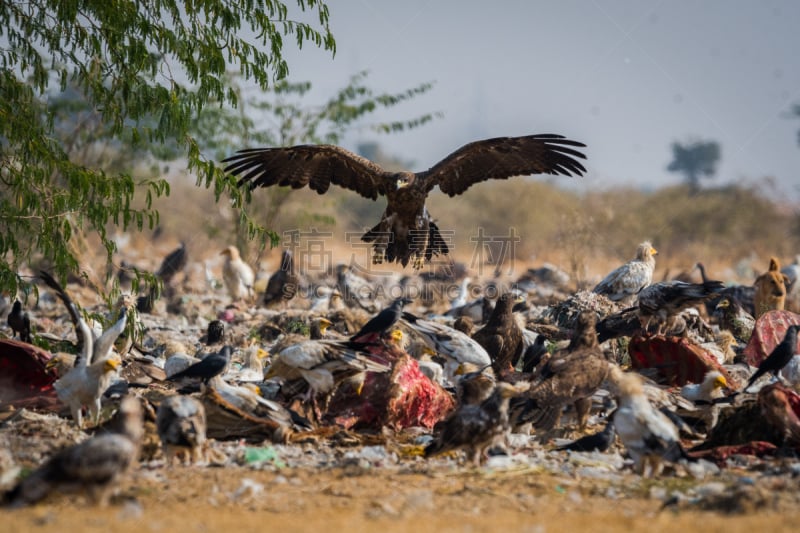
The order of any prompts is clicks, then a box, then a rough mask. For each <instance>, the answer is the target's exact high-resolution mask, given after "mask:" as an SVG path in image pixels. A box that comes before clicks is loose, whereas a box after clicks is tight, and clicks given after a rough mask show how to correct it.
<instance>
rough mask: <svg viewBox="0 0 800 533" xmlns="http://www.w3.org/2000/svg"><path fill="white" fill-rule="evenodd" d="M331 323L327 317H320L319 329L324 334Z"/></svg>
mask: <svg viewBox="0 0 800 533" xmlns="http://www.w3.org/2000/svg"><path fill="white" fill-rule="evenodd" d="M332 325H333V322H331V321H330V320H328V319H327V318H320V319H319V330H320V332H322V334H323V335H325V332H326V331H327V330H328V328H329V327H331V326H332Z"/></svg>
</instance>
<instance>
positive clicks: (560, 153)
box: [223, 134, 586, 268]
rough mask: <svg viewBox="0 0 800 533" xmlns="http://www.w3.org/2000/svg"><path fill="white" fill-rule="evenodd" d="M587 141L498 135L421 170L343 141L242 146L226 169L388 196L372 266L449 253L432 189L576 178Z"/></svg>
mask: <svg viewBox="0 0 800 533" xmlns="http://www.w3.org/2000/svg"><path fill="white" fill-rule="evenodd" d="M585 146H586V145H584V144H583V143H579V142H576V141H571V140H569V139H566V138H565V137H563V136H561V135H553V134H540V135H527V136H524V137H497V138H494V139H485V140H482V141H475V142H472V143H469V144H466V145H464V146H462V147H461V148H459V149H458V150H456V151H455V152H453V153H452V154H450V155H448V156H447V157H445V158H444V159H443V160H441V161H440V162H438V163H437V164H435V165H434V166H433V167H431V168H429V169H428V170H424V171H422V172H416V173H415V172H389V171H386V170H384V169H382V168H381V167H380V166H379V165H377V164H375V163H373V162H372V161H370V160H368V159H366V158H364V157H361V156H359V155H356V154H354V153H352V152H349V151H348V150H345V149H344V148H341V147H339V146H334V145H329V144H323V145H300V146H290V147H281V148H252V149H247V150H240V151H239V152H237V153H236V154H235V155H233V156H231V157H229V158H227V159H225V160H224V161H223V163H228V165H227V166H226V167H225V171H226V172H230V173H231V174H234V175H236V176H239V178H240V179H239V185H242V184H245V183H247V184H248V185H249V187H250V188H251V189H254V188H256V187H269V186H272V185H279V186H285V187H291V188H293V189H300V188H302V187H305V186H309V187H311V189H312V190H314V191H316V192H317V193H319V194H324V193H325V192H327V190H328V188H329V187H330V186H331V184H333V185H338V186H340V187H344V188H345V189H349V190H351V191H355V192H357V193H358V194H360V195H361V196H363V197H365V198H369V199H371V200H377V198H378V196H385V197H386V201H387V203H386V210H385V211H384V212H383V215H382V216H381V220H380V222H379V223H378V224H377V225H376V226H375V227H373V228H372V229H371V230H369V231H367V232H366V233H365V234H364V235H363V236H362V237H361V239H362V240H363V241H365V242H369V243H373V250H374V253H373V263H382V262H383V261H384V260H388V261H389V262H393V261H397V262H399V263H402V264H403V266H406V265H408V263H409V261H411V262H412V263H413V265H414V266H415V267H416V268H420V267H422V266H423V265H424V264H425V262H427V261H430V260H431V258H432V257H433V256H436V255H439V254H447V253H448V251H449V249H448V246H447V242H446V241H445V239H444V238H443V237H442V235H441V233H440V232H439V228H438V227H437V226H436V224H435V222H434V221H433V219H432V218H431V216H430V214H429V213H428V210H427V208H426V207H425V199H426V198H427V196H428V193H430V192H431V191H432V190H433V188H434V187H436V186H437V185H438V186H439V189H440V190H441V191H442V192H443V193H445V194H447V195H449V196H456V195H457V194H461V193H463V192H464V191H466V190H467V189H468V188H469V187H470V186H472V185H473V184H475V183H479V182H481V181H486V180H490V179H508V178H510V177H512V176H526V175H530V174H554V175H558V174H560V175H566V176H572V175H578V176H581V175H583V173H584V172H585V171H586V169H585V168H584V166H583V165H582V164H581V163H580V161H578V159H585V158H586V157H585V156H584V155H583V154H582V153H581V152H579V151H577V150H576V149H575V148H581V147H585Z"/></svg>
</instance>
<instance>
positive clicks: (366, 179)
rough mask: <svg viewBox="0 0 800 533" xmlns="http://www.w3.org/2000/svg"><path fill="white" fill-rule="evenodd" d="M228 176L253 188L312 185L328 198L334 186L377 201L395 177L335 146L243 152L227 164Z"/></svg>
mask: <svg viewBox="0 0 800 533" xmlns="http://www.w3.org/2000/svg"><path fill="white" fill-rule="evenodd" d="M223 163H228V166H226V167H225V171H226V172H230V173H231V174H235V175H237V176H240V179H239V185H241V184H243V183H249V185H250V188H251V189H253V188H255V187H269V186H270V185H280V186H286V187H291V188H293V189H300V188H302V187H305V186H306V185H308V186H309V187H310V188H311V189H312V190H314V191H316V192H318V193H319V194H324V193H325V192H326V191H327V190H328V188H329V187H330V186H331V184H334V185H338V186H340V187H344V188H345V189H349V190H351V191H355V192H357V193H358V194H360V195H361V196H364V197H366V198H370V199H372V200H375V199H377V198H378V196H380V195H385V194H386V191H387V190H388V188H389V187H393V186H394V183H391V181H392V180H391V174H390V173H387V172H386V171H384V170H383V169H382V168H381V167H379V166H378V165H376V164H375V163H373V162H372V161H370V160H369V159H365V158H363V157H361V156H359V155H356V154H354V153H352V152H350V151H348V150H345V149H344V148H341V147H339V146H334V145H331V144H322V145H308V144H307V145H300V146H291V147H285V148H251V149H247V150H240V151H238V152H237V153H236V155H233V156H231V157H229V158H227V159H225V160H223Z"/></svg>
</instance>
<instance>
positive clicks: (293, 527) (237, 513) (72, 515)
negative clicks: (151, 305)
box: [0, 467, 798, 533]
mask: <svg viewBox="0 0 800 533" xmlns="http://www.w3.org/2000/svg"><path fill="white" fill-rule="evenodd" d="M634 483H635V484H640V483H642V482H639V481H636V482H634ZM656 483H657V482H656ZM645 486H646V483H644V484H642V485H641V487H640V490H641V492H645V494H643V495H642V496H618V497H616V498H613V499H612V498H609V497H608V496H607V493H605V494H603V493H600V491H603V492H605V491H607V490H608V487H605V488H603V487H602V486H600V485H598V484H597V483H595V482H588V481H581V480H577V479H560V478H558V477H555V476H552V475H549V474H547V475H543V474H537V473H535V472H531V471H530V470H526V471H514V470H510V471H503V472H493V471H491V470H489V469H481V470H472V471H464V470H458V471H456V470H452V471H440V472H425V473H421V472H415V471H414V470H413V468H409V469H407V470H400V471H391V472H389V471H383V470H381V469H362V468H332V469H314V470H311V469H282V470H279V471H277V472H269V471H256V470H251V469H247V468H241V467H239V468H224V469H222V468H197V467H194V468H190V467H174V468H172V469H169V470H166V469H163V468H159V469H154V470H148V469H142V470H139V471H138V472H136V473H135V474H134V475H133V476H132V478H131V479H130V480H129V481H128V482H127V483H126V484H125V485H124V486H123V488H122V490H121V491H120V493H119V494H118V495H117V496H115V498H114V499H113V501H112V505H110V506H109V507H106V508H93V507H86V506H85V505H84V501H83V500H82V498H81V497H72V498H69V497H64V496H56V497H54V498H51V499H50V500H48V501H47V502H45V503H43V504H40V505H38V506H36V507H33V508H28V509H21V510H13V511H10V510H2V511H0V523H3V530H4V531H9V532H17V531H40V530H55V531H82V532H91V531H109V530H111V531H115V532H120V533H124V532H128V531H130V532H137V533H142V532H146V531H183V532H191V531H231V530H232V528H237V529H238V530H243V531H252V530H256V529H260V530H265V529H266V530H275V531H280V530H286V531H344V530H347V531H384V532H390V531H410V530H414V531H416V532H419V533H422V532H427V531H437V532H440V531H531V532H537V531H569V530H591V531H627V530H639V531H643V530H647V531H652V532H655V531H676V530H678V529H681V530H685V531H700V530H703V531H709V532H710V531H726V532H729V533H730V532H735V531H752V530H753V529H755V528H758V530H761V531H790V530H794V531H796V530H797V526H796V523H797V518H798V513H797V512H794V513H785V512H784V513H778V512H776V511H774V510H773V511H757V512H754V513H748V514H746V515H740V514H734V515H731V514H722V513H719V512H711V511H696V510H674V509H670V508H667V509H662V502H661V500H659V499H657V498H649V497H648V496H647V494H646V489H645V488H644V487H645Z"/></svg>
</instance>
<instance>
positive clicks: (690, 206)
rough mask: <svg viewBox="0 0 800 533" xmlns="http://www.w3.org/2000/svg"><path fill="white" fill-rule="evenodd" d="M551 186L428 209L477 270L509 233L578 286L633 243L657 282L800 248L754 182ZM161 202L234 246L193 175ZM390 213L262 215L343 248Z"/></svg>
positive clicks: (484, 191) (321, 207)
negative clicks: (645, 247) (652, 187)
mask: <svg viewBox="0 0 800 533" xmlns="http://www.w3.org/2000/svg"><path fill="white" fill-rule="evenodd" d="M554 183H555V180H554V181H553V183H549V182H547V181H543V180H542V179H541V178H515V179H512V180H508V181H497V182H493V183H483V184H479V185H477V186H475V187H472V188H470V189H469V190H468V191H467V192H466V193H465V194H463V195H461V196H456V197H453V198H449V197H447V196H446V195H444V194H442V193H440V192H438V191H434V192H433V193H432V194H431V195H430V197H429V200H428V209H429V211H430V213H431V215H432V216H433V217H434V219H436V221H437V223H438V225H439V227H440V228H441V229H442V230H445V231H447V230H452V231H453V232H454V233H453V242H452V244H453V252H454V253H453V255H454V256H455V257H456V258H457V259H459V260H462V261H465V262H467V263H468V264H470V266H471V267H472V268H477V266H478V264H477V263H476V262H475V260H476V259H481V257H478V256H476V253H475V252H476V243H475V242H474V239H475V238H476V236H478V235H479V230H480V229H481V228H482V230H483V235H484V236H486V237H489V238H502V237H507V236H508V235H509V232H510V231H511V230H510V228H513V231H514V232H515V234H516V235H518V236H519V237H520V241H519V243H518V244H517V246H516V247H515V249H514V251H515V259H516V260H517V265H515V271H516V272H517V273H519V272H521V271H522V268H523V267H526V266H528V265H540V264H541V263H543V262H545V261H549V262H553V263H556V264H558V265H559V266H561V267H562V268H565V269H567V270H568V271H570V273H571V274H572V275H573V277H574V279H576V280H577V281H578V282H579V283H580V282H581V281H583V280H589V281H592V280H594V279H596V278H597V277H598V276H601V275H603V274H605V273H606V272H607V271H608V270H609V269H610V268H611V267H613V266H615V265H617V264H619V262H620V261H624V260H627V259H630V258H631V257H632V256H633V253H634V250H635V248H636V245H637V244H638V243H639V242H641V241H643V240H646V239H650V240H651V241H652V242H653V244H654V245H655V246H656V248H657V249H658V250H659V256H658V258H657V265H658V266H657V269H658V271H657V277H658V274H659V272H660V273H661V274H664V273H666V272H667V271H668V270H669V272H670V273H672V274H677V273H678V271H680V270H687V269H689V268H691V267H692V265H693V264H694V263H695V262H696V261H703V262H705V263H706V265H707V267H709V273H710V274H716V275H719V276H720V277H725V276H728V278H727V279H730V275H729V274H728V273H726V274H725V275H723V272H724V269H725V268H728V267H732V266H733V265H734V264H736V263H737V262H739V261H740V260H742V259H746V258H752V260H754V261H755V262H756V264H755V266H756V267H763V265H762V263H763V264H766V262H767V260H768V258H769V257H770V256H772V255H774V256H777V257H779V258H784V259H785V260H788V259H790V258H793V257H794V256H795V254H797V253H798V251H799V250H800V235H798V228H800V223H799V222H798V221H799V220H800V217H798V214H797V212H796V210H794V211H793V210H792V208H790V207H787V206H785V205H782V204H780V203H777V202H775V201H773V200H770V199H769V198H767V197H766V196H765V195H763V194H761V193H760V192H759V188H758V187H756V186H754V187H751V188H744V187H741V186H735V187H726V188H719V189H708V190H704V191H701V192H699V193H698V194H695V195H690V194H689V190H688V188H686V187H684V186H679V187H666V188H662V189H659V190H656V191H654V192H642V191H638V190H634V189H625V188H618V189H612V190H606V191H597V192H588V193H587V192H584V193H576V192H571V191H566V190H563V189H560V188H558V187H557V186H556V185H554ZM270 193H271V191H269V190H258V191H255V192H254V200H253V202H254V205H253V206H252V207H251V211H253V212H254V213H258V210H259V207H258V206H259V205H267V204H269V202H268V201H267V197H266V196H265V195H268V194H270ZM160 202H161V205H159V206H158V207H159V209H160V210H161V217H162V225H163V226H164V229H165V232H166V233H172V232H174V233H175V234H176V238H178V239H183V240H192V239H196V240H198V241H199V242H202V243H204V244H205V243H213V246H212V248H211V249H213V250H216V249H217V248H219V249H222V247H223V246H224V245H227V244H228V243H230V242H231V241H232V237H231V235H232V232H233V230H234V227H235V224H234V222H235V213H234V212H233V211H232V210H231V209H230V208H228V207H226V206H225V204H224V202H223V201H221V202H220V204H215V203H214V201H213V194H212V192H211V191H209V190H206V189H202V188H197V187H194V185H193V184H192V183H191V181H190V180H188V179H187V180H177V182H176V183H173V188H172V196H171V197H170V198H168V199H166V200H162V201H160ZM384 207H385V201H384V200H379V201H377V202H372V201H370V200H368V199H364V198H360V197H359V196H358V195H356V194H354V193H352V192H350V191H344V190H341V189H339V188H336V187H333V188H331V189H330V190H329V192H328V193H327V194H325V195H318V194H316V193H315V192H313V191H310V190H297V191H291V192H290V193H289V195H288V197H287V199H286V201H285V202H284V203H283V204H282V205H281V206H280V209H279V211H278V212H272V213H266V212H265V213H258V215H257V216H258V217H263V218H261V219H260V220H261V221H267V220H269V221H271V224H272V229H273V230H275V231H276V232H278V233H279V234H281V233H283V232H284V231H289V230H298V229H299V230H301V231H308V230H309V229H310V228H316V229H318V230H320V231H328V232H331V233H332V239H333V241H334V243H333V247H334V248H338V249H341V247H342V246H348V245H347V244H346V243H344V236H345V233H346V232H361V231H363V230H364V229H365V228H368V227H372V226H373V225H374V224H376V223H377V222H378V219H379V217H380V215H381V213H382V212H383V209H384ZM198 234H199V236H198ZM470 239H473V240H470ZM273 254H274V252H273ZM251 255H252V251H251ZM345 259H346V258H342V259H341V260H345ZM483 259H485V257H483ZM334 260H335V261H338V260H339V258H336V257H335V258H334ZM738 281H744V282H752V279H744V280H738Z"/></svg>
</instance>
